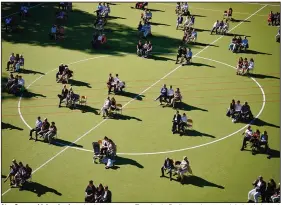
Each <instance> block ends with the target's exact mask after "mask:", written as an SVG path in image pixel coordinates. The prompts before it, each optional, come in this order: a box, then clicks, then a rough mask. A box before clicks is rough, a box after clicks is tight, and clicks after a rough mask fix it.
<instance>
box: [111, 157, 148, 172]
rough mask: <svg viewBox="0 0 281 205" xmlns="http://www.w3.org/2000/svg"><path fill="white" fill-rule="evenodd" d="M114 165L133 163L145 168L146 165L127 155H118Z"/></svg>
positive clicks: (132, 164)
mask: <svg viewBox="0 0 281 205" xmlns="http://www.w3.org/2000/svg"><path fill="white" fill-rule="evenodd" d="M114 165H120V166H122V165H131V166H136V167H137V168H140V169H143V168H144V167H143V166H142V165H141V164H140V163H138V162H137V161H136V160H133V159H130V158H126V157H120V156H117V157H116V162H115V163H114Z"/></svg>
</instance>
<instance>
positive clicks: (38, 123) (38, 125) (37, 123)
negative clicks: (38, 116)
mask: <svg viewBox="0 0 281 205" xmlns="http://www.w3.org/2000/svg"><path fill="white" fill-rule="evenodd" d="M35 127H38V128H41V127H42V121H41V120H36V122H35Z"/></svg>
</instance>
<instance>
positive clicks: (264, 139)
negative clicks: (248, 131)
mask: <svg viewBox="0 0 281 205" xmlns="http://www.w3.org/2000/svg"><path fill="white" fill-rule="evenodd" d="M267 140H268V136H267V135H264V134H263V135H262V136H261V141H262V142H267Z"/></svg>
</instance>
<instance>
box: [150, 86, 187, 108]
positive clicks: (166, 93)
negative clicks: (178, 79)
mask: <svg viewBox="0 0 281 205" xmlns="http://www.w3.org/2000/svg"><path fill="white" fill-rule="evenodd" d="M157 100H159V101H160V105H163V102H165V103H166V105H165V106H172V107H173V108H176V106H175V105H176V102H181V101H182V95H181V92H180V89H179V88H177V89H176V91H174V89H173V86H171V85H170V88H169V89H168V88H167V86H166V84H164V85H163V87H162V88H161V90H160V95H159V96H158V97H157V98H156V99H155V101H157Z"/></svg>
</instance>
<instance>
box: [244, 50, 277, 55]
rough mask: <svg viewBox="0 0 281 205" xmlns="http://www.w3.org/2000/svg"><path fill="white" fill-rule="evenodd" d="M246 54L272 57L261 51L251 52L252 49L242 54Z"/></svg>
mask: <svg viewBox="0 0 281 205" xmlns="http://www.w3.org/2000/svg"><path fill="white" fill-rule="evenodd" d="M243 52H244V53H246V54H253V55H257V54H258V55H268V56H271V55H272V54H271V53H264V52H259V51H254V50H250V49H247V50H246V51H242V52H241V53H243Z"/></svg>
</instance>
